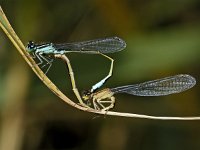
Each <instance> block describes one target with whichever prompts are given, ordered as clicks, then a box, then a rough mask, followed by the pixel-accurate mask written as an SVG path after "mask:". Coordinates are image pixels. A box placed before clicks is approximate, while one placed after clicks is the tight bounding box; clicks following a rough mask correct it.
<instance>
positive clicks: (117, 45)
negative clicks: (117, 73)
mask: <svg viewBox="0 0 200 150" xmlns="http://www.w3.org/2000/svg"><path fill="white" fill-rule="evenodd" d="M125 47H126V43H125V42H124V41H123V40H122V39H120V38H118V37H110V38H103V39H96V40H90V41H83V42H74V43H64V44H54V43H44V44H35V43H34V42H32V41H29V43H28V45H27V47H26V49H27V51H28V52H29V53H31V54H33V56H35V57H37V58H38V60H39V63H38V64H37V65H43V66H42V67H44V66H46V65H48V68H47V70H46V73H47V72H48V71H49V69H50V67H51V65H52V62H53V60H54V56H55V55H57V54H61V55H64V54H66V53H71V52H77V53H86V54H100V55H102V56H104V57H106V58H107V59H109V60H110V61H111V67H110V71H109V73H108V75H107V76H106V77H105V78H103V79H102V80H101V81H99V82H98V83H96V84H95V85H93V86H92V88H91V92H93V91H95V90H96V89H98V88H100V87H101V86H102V85H103V84H104V83H105V81H106V80H107V79H108V78H110V77H111V76H112V71H113V61H114V60H113V59H112V58H110V57H109V56H107V55H105V54H107V53H115V52H118V51H121V50H123V49H124V48H125Z"/></svg>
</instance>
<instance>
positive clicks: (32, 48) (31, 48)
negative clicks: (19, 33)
mask: <svg viewBox="0 0 200 150" xmlns="http://www.w3.org/2000/svg"><path fill="white" fill-rule="evenodd" d="M26 49H27V51H28V52H29V53H31V52H34V51H35V49H36V46H35V43H34V42H33V41H29V42H28V44H27V46H26Z"/></svg>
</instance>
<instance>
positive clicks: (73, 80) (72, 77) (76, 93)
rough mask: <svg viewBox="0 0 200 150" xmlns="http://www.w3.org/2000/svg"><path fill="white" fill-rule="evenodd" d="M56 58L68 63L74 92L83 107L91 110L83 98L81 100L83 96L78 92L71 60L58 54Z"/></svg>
mask: <svg viewBox="0 0 200 150" xmlns="http://www.w3.org/2000/svg"><path fill="white" fill-rule="evenodd" d="M55 57H56V58H61V59H63V60H64V61H65V62H66V64H67V67H68V70H69V76H70V79H71V84H72V90H73V92H74V94H75V95H76V97H77V99H78V101H79V103H80V104H81V105H82V106H84V107H88V108H89V106H88V105H86V104H85V103H84V102H83V100H82V98H81V96H80V93H79V91H78V89H77V87H76V82H75V78H74V72H73V69H72V66H71V63H70V61H69V59H68V58H67V56H65V55H61V54H56V55H55Z"/></svg>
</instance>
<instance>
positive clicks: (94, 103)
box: [92, 98, 101, 110]
mask: <svg viewBox="0 0 200 150" xmlns="http://www.w3.org/2000/svg"><path fill="white" fill-rule="evenodd" d="M96 101H97V100H96V99H95V98H93V99H92V102H93V106H94V109H95V110H101V109H100V107H99V106H98V104H97V102H96Z"/></svg>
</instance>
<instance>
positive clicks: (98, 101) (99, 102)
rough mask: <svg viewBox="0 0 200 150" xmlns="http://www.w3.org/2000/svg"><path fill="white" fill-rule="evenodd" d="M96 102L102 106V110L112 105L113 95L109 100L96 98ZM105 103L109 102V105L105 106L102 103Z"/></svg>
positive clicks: (113, 102)
mask: <svg viewBox="0 0 200 150" xmlns="http://www.w3.org/2000/svg"><path fill="white" fill-rule="evenodd" d="M97 103H98V104H99V105H100V106H101V107H102V108H103V109H102V110H104V111H106V110H109V109H111V108H113V107H114V104H115V97H114V96H112V97H110V100H104V99H98V100H97ZM105 103H110V105H109V106H107V107H106V106H104V105H103V104H105Z"/></svg>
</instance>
